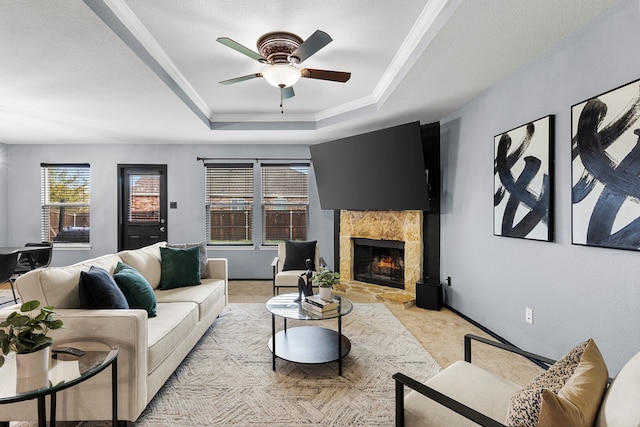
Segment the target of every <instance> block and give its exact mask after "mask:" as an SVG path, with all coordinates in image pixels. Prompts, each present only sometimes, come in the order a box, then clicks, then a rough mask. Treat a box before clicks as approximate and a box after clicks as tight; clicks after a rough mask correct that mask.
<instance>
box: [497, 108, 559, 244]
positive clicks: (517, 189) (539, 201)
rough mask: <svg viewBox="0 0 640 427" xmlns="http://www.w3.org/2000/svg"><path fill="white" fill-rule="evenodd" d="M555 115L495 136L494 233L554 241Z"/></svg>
mask: <svg viewBox="0 0 640 427" xmlns="http://www.w3.org/2000/svg"><path fill="white" fill-rule="evenodd" d="M554 122H555V120H554V116H553V115H549V116H545V117H542V118H541V119H538V120H536V121H533V122H531V123H527V124H525V125H523V126H520V127H518V128H515V129H512V130H510V131H507V132H504V133H501V134H500V135H496V137H495V138H494V142H495V151H494V161H493V174H494V195H493V234H494V235H496V236H507V237H518V238H522V239H530V240H541V241H547V242H550V241H553V216H552V214H553V213H552V202H553V144H554V141H553V138H554V137H553V136H554Z"/></svg>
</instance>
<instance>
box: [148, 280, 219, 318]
mask: <svg viewBox="0 0 640 427" xmlns="http://www.w3.org/2000/svg"><path fill="white" fill-rule="evenodd" d="M155 293H156V299H157V300H158V302H159V303H160V302H162V303H172V302H194V303H196V304H198V309H199V313H198V314H199V319H202V318H204V317H205V316H206V315H207V314H208V313H209V312H210V311H211V309H213V308H214V307H215V306H216V304H218V303H219V302H220V300H224V299H225V296H224V295H225V282H224V280H219V279H203V280H202V284H201V285H200V286H188V287H182V288H174V289H167V290H161V289H158V290H156V291H155Z"/></svg>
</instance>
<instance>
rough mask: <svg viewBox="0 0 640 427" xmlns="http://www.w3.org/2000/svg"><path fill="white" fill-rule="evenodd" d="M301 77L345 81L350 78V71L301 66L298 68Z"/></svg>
mask: <svg viewBox="0 0 640 427" xmlns="http://www.w3.org/2000/svg"><path fill="white" fill-rule="evenodd" d="M300 73H301V74H302V77H306V78H308V79H319V80H330V81H332V82H340V83H345V82H347V81H348V80H349V79H350V78H351V73H348V72H345V71H329V70H316V69H313V68H303V69H302V70H300Z"/></svg>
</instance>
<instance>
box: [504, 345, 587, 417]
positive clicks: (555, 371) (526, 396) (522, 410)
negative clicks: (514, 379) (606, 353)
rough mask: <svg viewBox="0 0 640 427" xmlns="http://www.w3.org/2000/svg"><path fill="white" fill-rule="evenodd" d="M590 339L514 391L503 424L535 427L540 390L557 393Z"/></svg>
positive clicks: (539, 403) (539, 404) (573, 369)
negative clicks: (520, 388)
mask: <svg viewBox="0 0 640 427" xmlns="http://www.w3.org/2000/svg"><path fill="white" fill-rule="evenodd" d="M592 342H593V341H592V340H588V341H585V342H583V343H581V344H578V345H577V346H576V347H574V348H573V349H572V350H571V351H569V352H568V353H567V354H566V355H565V356H564V357H563V358H562V359H560V360H559V361H557V362H556V363H554V364H553V365H552V366H551V367H549V369H548V370H547V371H545V372H543V373H542V374H540V375H539V376H537V377H536V378H535V379H534V380H533V381H532V382H531V383H529V384H528V385H526V386H525V387H523V388H522V390H520V391H518V392H516V393H514V395H513V396H512V397H511V401H510V403H509V409H508V411H507V417H506V422H505V424H506V425H508V426H514V427H516V426H517V427H536V426H537V424H538V418H539V416H540V406H541V403H542V392H543V390H548V391H551V392H553V393H556V394H557V393H558V392H559V391H560V389H561V388H562V387H563V386H564V385H565V384H566V383H567V381H568V380H569V378H571V376H572V375H573V373H574V372H575V370H576V368H577V367H578V364H579V363H580V360H581V358H582V355H583V353H584V352H585V350H586V348H587V346H588V345H589V343H592Z"/></svg>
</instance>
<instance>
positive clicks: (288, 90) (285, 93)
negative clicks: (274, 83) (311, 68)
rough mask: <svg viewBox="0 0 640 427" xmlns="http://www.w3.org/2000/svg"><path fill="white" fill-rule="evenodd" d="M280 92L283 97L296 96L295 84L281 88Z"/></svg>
mask: <svg viewBox="0 0 640 427" xmlns="http://www.w3.org/2000/svg"><path fill="white" fill-rule="evenodd" d="M280 94H281V95H282V99H289V98H293V97H294V96H296V93H295V92H294V91H293V86H289V87H283V88H280Z"/></svg>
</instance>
